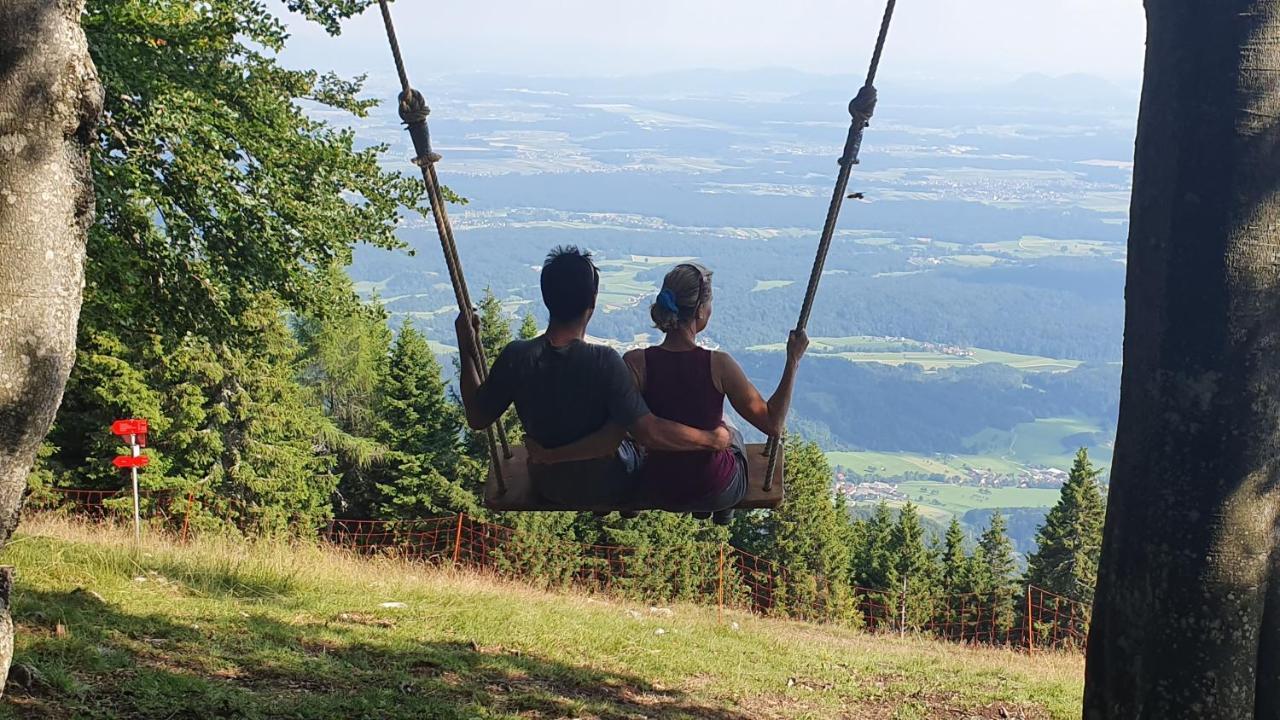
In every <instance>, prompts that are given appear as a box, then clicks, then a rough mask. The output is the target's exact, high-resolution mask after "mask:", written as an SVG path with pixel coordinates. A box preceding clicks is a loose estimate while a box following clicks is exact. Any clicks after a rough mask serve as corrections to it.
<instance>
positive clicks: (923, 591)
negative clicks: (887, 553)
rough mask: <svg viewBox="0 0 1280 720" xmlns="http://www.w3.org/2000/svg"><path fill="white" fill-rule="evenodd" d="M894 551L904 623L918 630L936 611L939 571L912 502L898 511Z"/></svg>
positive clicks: (901, 619) (892, 545) (918, 513)
mask: <svg viewBox="0 0 1280 720" xmlns="http://www.w3.org/2000/svg"><path fill="white" fill-rule="evenodd" d="M891 549H892V552H893V562H894V570H895V572H896V574H897V577H898V585H897V587H895V588H893V589H895V590H899V592H900V593H901V597H900V598H899V603H900V608H899V612H900V615H901V617H900V621H903V622H905V626H906V627H908V628H918V627H920V626H921V625H923V624H925V623H926V622H928V620H929V618H930V617H931V616H932V614H933V612H934V602H935V600H936V599H937V595H938V570H939V569H938V562H937V558H936V556H935V554H934V552H933V551H932V550H931V549H930V548H929V546H928V545H927V544H926V542H925V531H924V525H923V524H922V523H921V521H920V512H919V510H917V509H916V506H915V505H914V504H913V503H910V502H908V503H907V504H906V505H904V506H903V507H902V510H900V511H899V512H898V523H897V524H896V525H895V526H894V528H893V535H892V539H891Z"/></svg>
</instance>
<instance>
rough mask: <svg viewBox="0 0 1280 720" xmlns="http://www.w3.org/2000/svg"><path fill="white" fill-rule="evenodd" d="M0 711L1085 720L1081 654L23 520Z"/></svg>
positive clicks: (292, 550)
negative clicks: (993, 646)
mask: <svg viewBox="0 0 1280 720" xmlns="http://www.w3.org/2000/svg"><path fill="white" fill-rule="evenodd" d="M3 561H4V562H5V563H7V564H11V565H13V566H15V567H16V568H17V577H18V581H17V583H16V585H15V588H14V595H13V615H14V620H15V622H16V624H17V647H16V654H15V663H16V665H17V666H19V667H21V668H22V669H23V671H24V673H25V674H26V675H29V676H31V677H32V678H34V679H33V680H32V681H30V682H27V683H18V682H12V683H11V684H10V686H9V688H8V691H7V692H6V694H5V697H4V700H3V701H2V702H0V717H8V718H41V719H43V718H48V719H50V720H53V719H59V720H60V719H61V718H73V717H75V718H104V719H105V718H212V717H224V718H247V719H254V720H257V719H265V718H293V719H295V720H321V719H326V720H327V719H328V718H368V719H370V720H372V719H373V718H379V719H381V718H387V719H400V718H403V719H406V720H408V719H409V718H413V719H414V720H417V719H419V718H432V719H435V720H462V719H464V718H485V719H489V720H498V719H507V720H516V719H518V718H543V719H546V720H551V719H552V718H595V719H597V720H624V719H630V718H637V719H638V718H651V719H653V720H781V719H783V718H801V719H804V718H809V719H813V720H817V719H819V718H823V719H825V718H834V717H848V718H883V719H886V720H888V719H897V720H932V719H934V718H937V719H939V720H941V719H942V718H948V719H953V718H970V717H981V718H999V717H1010V718H1026V719H1028V720H1045V719H1059V718H1060V719H1062V720H1066V719H1068V718H1076V717H1079V713H1080V710H1079V708H1080V701H1081V692H1082V683H1081V677H1082V675H1083V662H1082V660H1081V658H1080V657H1079V656H1078V655H1060V654H1055V653H1037V654H1034V655H1026V654H1023V653H1014V652H1009V651H1004V650H984V649H976V648H971V647H966V646H961V645H955V644H948V643H941V642H936V641H931V640H925V639H920V638H911V637H907V638H897V637H892V636H885V635H880V636H872V635H866V634H862V633H859V632H856V631H853V630H844V629H839V628H833V627H829V626H816V625H809V624H803V623H796V622H787V621H782V620H774V619H766V618H761V617H757V616H753V615H749V614H746V613H741V612H736V611H726V612H725V614H724V616H723V618H718V617H717V613H716V610H715V609H714V608H708V607H699V606H693V605H684V604H677V605H673V606H670V607H666V608H654V609H651V608H649V607H648V606H646V605H637V604H633V603H627V602H623V601H620V600H617V599H613V598H610V597H604V596H591V597H589V596H583V595H567V594H553V593H547V592H542V591H538V590H535V589H532V588H530V587H528V586H524V585H519V584H515V583H511V582H501V581H499V580H497V579H496V578H494V577H492V576H479V575H473V574H469V573H465V572H461V571H452V570H448V569H433V568H430V567H427V566H423V565H415V564H409V563H406V562H403V561H399V560H396V559H394V558H391V557H377V558H359V557H356V556H354V555H349V554H345V553H340V552H337V551H332V550H326V549H323V548H320V547H316V546H314V545H306V544H299V545H286V544H283V543H274V542H267V541H257V542H252V541H246V540H243V539H235V538H229V537H228V538H196V539H195V540H194V541H193V542H191V543H189V544H185V545H180V546H179V545H170V544H168V543H166V542H165V541H163V540H162V539H158V538H144V544H143V546H142V547H141V548H139V549H134V548H133V547H132V534H131V533H130V532H128V531H127V530H123V529H111V528H104V527H102V526H83V525H75V524H72V523H70V522H68V521H66V520H58V519H50V518H34V519H32V520H29V521H28V522H26V523H25V524H24V526H23V529H22V531H21V532H20V534H19V535H18V536H17V537H16V538H15V540H14V541H13V542H12V543H11V544H10V546H9V547H8V548H7V549H6V551H5V554H4V558H3Z"/></svg>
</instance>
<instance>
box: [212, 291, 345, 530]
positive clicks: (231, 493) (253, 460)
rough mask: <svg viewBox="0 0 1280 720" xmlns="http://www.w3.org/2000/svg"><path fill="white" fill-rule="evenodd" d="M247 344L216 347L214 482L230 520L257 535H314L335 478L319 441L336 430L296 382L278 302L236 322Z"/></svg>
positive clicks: (293, 345) (292, 343) (264, 300)
mask: <svg viewBox="0 0 1280 720" xmlns="http://www.w3.org/2000/svg"><path fill="white" fill-rule="evenodd" d="M238 324H239V326H240V328H241V330H242V332H243V338H244V339H243V340H241V341H240V342H238V343H237V344H236V345H235V347H231V346H225V345H224V346H222V347H220V348H218V349H217V356H216V357H217V361H218V364H219V365H220V366H221V368H222V369H223V373H222V375H221V376H220V377H219V378H218V389H217V391H216V392H215V393H213V395H214V397H215V398H217V401H216V403H215V405H214V408H213V412H211V413H210V419H211V420H213V421H215V422H217V423H218V426H219V427H218V429H219V431H220V433H221V435H222V437H223V438H224V440H223V445H222V448H221V454H220V455H221V456H220V458H219V462H218V465H217V466H215V468H214V471H213V472H212V473H211V476H210V479H211V482H210V483H209V487H210V489H211V490H212V491H213V497H214V498H216V500H214V502H226V503H228V507H226V509H225V513H226V516H227V517H230V518H234V519H235V520H236V521H237V522H238V524H239V525H240V526H241V527H244V528H246V529H251V530H254V531H256V532H268V533H280V532H286V531H296V532H303V533H308V532H313V531H314V530H315V529H316V528H317V527H318V525H319V523H320V522H321V521H322V520H324V519H326V518H327V517H329V515H330V508H331V502H332V497H333V492H334V490H335V489H336V487H337V481H338V479H337V477H336V476H335V475H334V474H333V473H332V468H333V463H334V458H333V456H332V455H328V454H324V453H323V452H317V439H318V438H319V437H320V436H322V435H323V434H324V432H325V430H326V429H328V428H332V424H331V423H330V422H329V420H328V418H326V417H325V416H324V412H323V410H322V409H321V407H320V406H319V405H318V404H316V403H315V402H314V400H313V398H312V397H311V394H310V393H308V392H307V391H306V390H305V389H304V388H303V387H302V386H301V385H299V384H298V382H297V371H298V363H299V358H300V356H301V348H299V346H298V344H297V341H296V340H295V339H294V337H293V334H292V333H291V332H290V331H289V328H287V327H286V326H285V324H284V321H283V320H282V319H281V313H280V306H279V304H278V303H277V302H276V301H274V300H273V299H271V298H270V297H269V296H261V298H260V299H259V302H258V304H257V305H255V306H254V308H253V309H252V310H250V311H249V312H246V313H245V314H244V315H243V316H242V319H241V320H240V322H239V323H238Z"/></svg>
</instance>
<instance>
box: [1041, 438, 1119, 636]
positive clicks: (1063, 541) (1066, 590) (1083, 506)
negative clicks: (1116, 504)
mask: <svg viewBox="0 0 1280 720" xmlns="http://www.w3.org/2000/svg"><path fill="white" fill-rule="evenodd" d="M1100 474H1101V473H1100V471H1098V470H1096V469H1095V468H1094V467H1093V464H1092V463H1090V462H1089V453H1088V451H1086V450H1085V449H1084V448H1081V449H1080V451H1079V452H1077V453H1076V459H1075V463H1074V464H1073V465H1072V467H1071V474H1070V476H1069V477H1068V478H1067V482H1066V484H1064V485H1063V486H1062V493H1061V495H1060V496H1059V498H1058V503H1057V505H1054V507H1053V509H1052V510H1050V511H1049V514H1048V516H1046V517H1045V521H1044V525H1043V526H1041V528H1040V531H1039V533H1037V534H1036V551H1035V552H1034V553H1032V555H1031V557H1030V558H1028V560H1027V573H1026V581H1027V583H1029V584H1031V585H1035V586H1036V587H1039V588H1042V589H1045V590H1048V591H1050V592H1053V593H1056V594H1058V595H1062V596H1065V597H1067V598H1070V599H1072V600H1074V601H1076V602H1079V603H1081V604H1082V605H1083V606H1084V608H1085V610H1086V612H1087V611H1088V608H1090V607H1092V605H1093V590H1094V585H1095V584H1096V583H1097V579H1098V556H1099V554H1100V552H1101V548H1102V523H1103V520H1104V519H1105V516H1106V505H1105V503H1104V500H1103V496H1102V488H1101V487H1100V486H1099V484H1098V476H1099V475H1100Z"/></svg>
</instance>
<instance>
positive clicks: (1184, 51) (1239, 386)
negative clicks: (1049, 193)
mask: <svg viewBox="0 0 1280 720" xmlns="http://www.w3.org/2000/svg"><path fill="white" fill-rule="evenodd" d="M1146 11H1147V25H1148V30H1147V56H1146V75H1145V81H1144V85H1143V91H1142V104H1141V111H1140V114H1139V120H1138V139H1137V150H1136V157H1135V167H1134V187H1133V202H1132V210H1131V227H1130V236H1129V258H1128V278H1127V288H1126V293H1125V294H1126V301H1125V307H1126V319H1125V343H1124V373H1123V380H1122V388H1121V401H1120V423H1119V430H1118V435H1117V439H1116V450H1115V460H1114V464H1113V467H1112V473H1111V491H1110V496H1109V500H1108V510H1107V513H1108V517H1107V526H1106V530H1105V537H1104V541H1103V552H1102V565H1101V568H1100V572H1099V584H1098V589H1097V595H1096V598H1095V608H1094V615H1093V625H1092V627H1091V629H1090V634H1089V647H1088V657H1087V668H1086V687H1085V706H1084V717H1085V718H1086V719H1087V720H1103V719H1112V718H1115V719H1119V718H1124V719H1125V720H1133V719H1137V718H1150V719H1152V720H1155V719H1156V718H1160V719H1162V720H1164V719H1170V718H1198V719H1205V720H1214V719H1220V720H1228V719H1229V720H1241V719H1242V718H1251V717H1257V718H1278V717H1280V573H1277V560H1278V558H1277V552H1276V548H1277V537H1276V521H1277V511H1278V509H1280V488H1277V480H1278V477H1277V473H1278V471H1280V427H1278V420H1280V195H1278V188H1277V179H1278V178H1280V1H1277V0H1189V1H1188V0H1180V1H1175V0H1147V2H1146Z"/></svg>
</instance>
